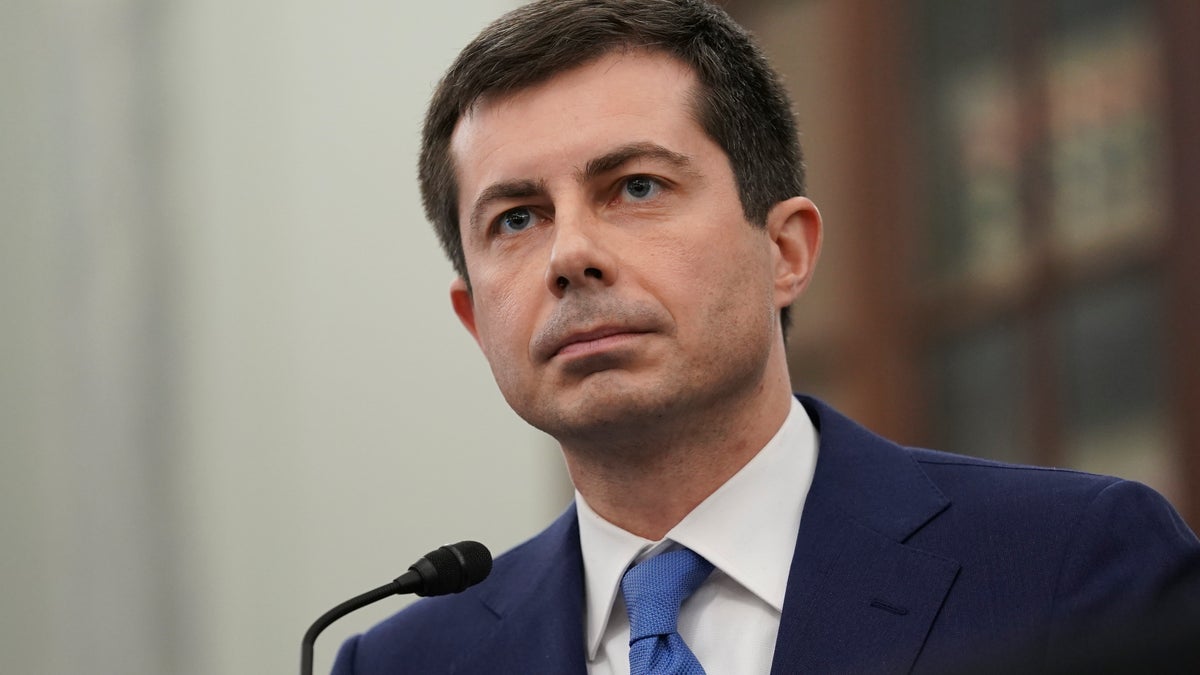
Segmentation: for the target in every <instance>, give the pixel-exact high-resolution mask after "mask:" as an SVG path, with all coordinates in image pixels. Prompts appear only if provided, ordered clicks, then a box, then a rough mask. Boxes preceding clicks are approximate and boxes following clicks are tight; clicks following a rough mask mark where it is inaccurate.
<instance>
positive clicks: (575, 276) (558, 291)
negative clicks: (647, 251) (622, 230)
mask: <svg viewBox="0 0 1200 675" xmlns="http://www.w3.org/2000/svg"><path fill="white" fill-rule="evenodd" d="M562 215H563V214H561V212H560V214H559V217H558V218H557V219H556V221H555V224H554V228H555V229H554V246H553V248H551V250H550V262H549V264H548V265H547V266H546V286H547V287H548V288H549V289H550V292H551V293H553V294H554V295H556V296H558V297H562V296H563V295H565V294H566V293H567V292H568V291H571V290H582V289H583V288H585V287H589V286H596V287H600V286H611V285H612V284H613V283H614V282H615V281H616V280H617V264H616V256H614V255H613V253H612V251H610V250H609V249H608V247H607V246H606V245H605V242H604V241H603V234H602V231H601V228H600V227H598V223H596V222H595V221H592V220H589V219H586V218H570V219H568V218H563V217H562Z"/></svg>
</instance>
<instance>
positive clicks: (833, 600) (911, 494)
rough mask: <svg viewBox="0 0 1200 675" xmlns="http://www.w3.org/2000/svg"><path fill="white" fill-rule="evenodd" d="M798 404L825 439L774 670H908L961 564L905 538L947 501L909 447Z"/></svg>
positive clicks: (823, 409) (820, 408)
mask: <svg viewBox="0 0 1200 675" xmlns="http://www.w3.org/2000/svg"><path fill="white" fill-rule="evenodd" d="M801 402H802V403H804V405H805V407H806V408H807V409H808V411H809V414H810V416H811V417H812V418H813V421H814V423H815V424H816V425H817V426H818V428H819V430H820V434H821V446H820V450H819V452H818V455H817V469H816V475H815V476H814V479H813V484H812V488H811V490H810V492H809V495H808V498H807V500H806V501H805V505H804V514H803V516H802V517H801V522H800V533H799V537H798V539H797V544H796V553H795V555H794V557H793V559H792V568H791V572H790V575H789V577H788V588H787V593H786V596H785V598H784V606H783V616H782V617H781V620H780V626H779V638H778V640H777V643H776V649H775V657H774V665H773V667H772V672H774V673H780V674H782V673H794V672H907V671H908V670H910V669H911V668H912V664H913V662H914V661H915V659H916V657H917V655H918V654H919V653H920V651H921V647H922V646H923V645H924V642H925V638H926V636H927V635H928V633H929V628H930V626H931V625H932V623H933V620H934V618H935V617H936V616H937V613H938V610H939V609H940V608H941V605H942V602H943V601H944V599H945V597H946V594H947V592H948V591H949V589H950V586H951V585H952V584H953V583H954V579H955V577H956V576H957V574H958V569H959V565H958V563H957V562H955V561H953V560H949V559H946V558H942V557H939V556H935V555H932V554H929V553H926V552H924V551H921V550H919V549H916V548H913V547H911V546H908V545H906V544H905V543H904V541H905V540H906V539H907V538H908V537H909V536H910V535H911V534H912V533H913V532H915V531H916V530H917V529H919V528H920V527H921V526H923V525H924V524H925V523H927V522H928V521H929V520H931V519H932V518H935V517H936V516H937V515H938V514H939V513H941V511H943V510H944V509H945V508H946V507H947V506H948V505H949V501H948V500H947V499H946V498H945V497H944V496H943V495H942V494H941V492H940V491H938V489H937V488H936V487H935V486H934V485H933V484H932V483H931V482H930V481H929V479H928V477H927V476H926V475H925V473H924V471H922V470H921V468H920V467H919V466H918V465H917V463H916V462H915V460H913V459H912V458H911V457H910V456H909V455H908V454H907V453H906V452H903V451H902V450H900V449H899V448H897V447H896V446H895V445H893V444H892V443H890V442H888V441H885V440H884V439H882V438H879V437H878V436H875V435H873V434H871V433H869V432H867V431H866V430H865V429H863V428H862V427H859V426H858V425H856V424H854V423H853V422H851V421H850V420H848V419H846V418H845V417H842V416H841V415H839V414H838V413H836V412H834V411H833V410H832V409H831V408H828V407H827V406H825V405H823V404H821V403H819V402H817V401H815V400H813V399H804V398H802V399H801Z"/></svg>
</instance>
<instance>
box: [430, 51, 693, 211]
mask: <svg viewBox="0 0 1200 675" xmlns="http://www.w3.org/2000/svg"><path fill="white" fill-rule="evenodd" d="M696 84H697V79H696V76H695V74H694V73H693V71H692V69H691V68H690V67H689V66H687V65H686V64H684V63H683V62H681V61H679V60H678V59H676V58H674V57H672V56H669V55H667V54H664V53H661V52H652V51H645V50H621V51H616V52H611V53H609V54H606V55H605V56H602V57H600V58H599V59H597V60H595V61H591V62H588V63H586V64H584V65H582V66H579V67H577V68H574V69H571V70H568V71H565V72H563V73H560V74H558V75H556V76H554V77H552V78H550V79H549V80H546V81H545V82H541V83H539V84H537V85H534V86H532V87H528V88H526V89H522V90H520V91H517V92H515V93H512V94H508V95H505V96H501V97H490V98H485V99H483V100H481V101H479V102H478V103H476V105H474V106H473V107H472V108H471V109H470V110H469V111H468V112H467V113H466V114H464V115H463V117H462V118H461V119H459V121H458V124H457V126H456V127H455V130H454V134H453V136H452V137H451V145H450V153H451V158H452V160H453V162H454V166H455V170H456V174H457V178H458V184H459V188H460V189H459V194H460V202H461V201H469V200H471V199H472V195H473V194H475V193H477V192H478V191H479V190H480V189H482V188H483V187H486V185H488V184H490V183H492V182H495V181H501V180H517V179H535V180H536V179H552V178H553V177H554V175H555V174H556V173H557V172H560V171H563V170H577V169H578V167H579V166H581V165H582V164H584V163H586V162H587V160H588V159H590V158H592V157H595V156H598V155H599V154H602V153H603V152H604V151H605V150H606V149H609V148H612V147H616V146H620V145H626V144H629V143H636V142H653V143H657V144H659V145H663V146H666V147H668V148H670V149H672V150H676V151H678V152H681V153H683V154H691V153H688V152H687V148H688V146H694V145H696V144H698V143H704V142H706V141H707V135H706V134H705V133H704V130H703V129H702V128H701V127H700V125H699V124H698V123H697V122H696V119H695V115H694V106H693V102H694V99H695V96H694V93H695V90H696ZM459 206H460V214H461V208H462V204H461V203H460V205H459Z"/></svg>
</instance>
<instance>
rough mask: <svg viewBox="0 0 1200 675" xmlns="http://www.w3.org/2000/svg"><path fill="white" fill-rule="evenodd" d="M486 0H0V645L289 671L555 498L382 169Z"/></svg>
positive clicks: (388, 170) (154, 669)
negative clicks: (406, 584)
mask: <svg viewBox="0 0 1200 675" xmlns="http://www.w3.org/2000/svg"><path fill="white" fill-rule="evenodd" d="M510 4H511V3H508V2H504V1H501V0H491V1H489V0H475V1H472V2H461V1H456V2H453V3H424V4H421V5H409V4H407V3H402V2H356V3H310V2H285V1H282V0H280V1H258V0H256V1H254V2H219V1H215V0H211V1H210V0H179V1H175V2H159V1H158V0H152V1H151V0H86V1H78V2H77V1H73V0H29V1H25V0H17V1H15V2H4V3H0V86H2V88H0V97H2V100H0V105H2V107H0V156H2V158H3V164H2V172H3V173H2V174H0V222H2V233H0V299H2V303H3V304H2V305H0V322H2V325H3V328H2V330H0V344H2V348H0V364H2V365H0V461H2V463H3V464H2V468H0V671H3V672H6V673H29V674H37V673H46V674H54V675H60V674H61V675H67V674H75V673H78V674H82V673H114V674H115V673H121V674H123V675H133V674H144V675H152V674H154V675H161V674H162V673H180V674H196V675H200V674H205V675H211V674H215V673H228V674H231V675H232V674H240V673H286V672H293V671H294V670H295V669H296V667H297V664H298V661H299V641H300V637H301V635H302V634H303V632H304V630H305V628H307V626H308V624H309V623H310V622H311V621H312V620H313V619H315V618H316V617H317V615H318V614H320V613H321V612H323V611H324V610H326V609H328V608H329V607H331V606H332V605H334V604H336V603H337V602H340V601H341V600H343V599H345V598H347V597H349V596H351V595H353V594H357V593H359V592H361V591H364V590H366V589H367V588H372V587H374V586H377V585H380V584H382V583H385V582H387V581H389V580H391V579H392V578H393V577H395V576H396V575H398V574H399V573H400V572H402V571H403V570H404V569H405V568H406V567H407V566H408V565H409V564H410V563H411V562H412V561H413V560H414V559H415V558H416V557H417V556H419V555H421V554H424V553H425V552H426V551H428V550H430V549H431V548H434V547H436V546H438V545H440V544H443V543H447V542H450V541H458V540H460V539H466V538H476V539H479V540H481V541H484V542H486V543H487V544H488V545H489V546H491V547H492V548H493V549H496V550H503V549H504V548H507V547H508V546H511V545H512V544H514V543H516V542H518V541H520V540H521V539H523V538H525V537H527V536H529V535H530V534H532V533H534V532H536V531H537V530H538V529H539V528H540V527H541V526H542V525H543V524H544V523H545V522H547V521H548V520H549V519H550V518H551V517H552V516H553V515H555V514H557V513H558V512H559V511H560V510H561V509H562V508H563V507H564V505H565V504H566V502H567V500H568V499H569V494H570V493H569V491H568V488H567V487H566V480H565V478H564V471H563V470H562V468H561V460H560V458H559V456H558V453H557V451H556V449H555V448H554V446H553V444H552V443H551V442H550V441H549V440H547V439H545V438H544V437H542V436H541V435H540V434H538V433H537V432H535V431H533V430H531V429H530V428H529V427H527V426H526V425H525V424H524V423H523V422H521V421H520V420H519V419H517V418H516V417H515V416H514V415H513V414H512V413H511V412H510V411H509V409H508V408H507V406H506V405H505V404H504V402H503V400H502V399H501V398H500V396H499V394H498V392H497V391H496V388H495V385H494V384H493V382H492V380H491V376H490V373H489V371H488V369H487V365H486V362H485V361H484V360H483V358H482V357H481V356H480V355H479V353H478V350H477V349H476V347H475V345H474V343H473V342H472V341H471V340H470V338H469V336H468V335H467V334H466V333H465V332H464V331H463V330H462V329H461V328H460V327H459V325H458V323H457V320H456V319H455V318H454V316H453V314H452V313H451V311H450V309H449V302H448V296H447V287H448V284H449V281H450V279H451V276H452V273H451V269H450V266H449V264H448V263H446V262H445V261H444V260H443V259H442V256H441V253H440V251H439V249H438V246H437V244H436V242H435V239H434V237H433V235H432V233H431V231H430V229H429V227H428V226H427V224H426V223H425V219H424V217H423V215H422V212H421V209H420V205H419V201H418V196H417V188H416V181H415V166H414V165H415V157H416V146H417V140H418V131H419V126H420V120H421V116H422V114H423V112H424V106H425V103H426V101H427V100H428V95H429V93H430V91H431V89H432V87H433V84H434V83H435V82H436V80H437V78H438V77H439V76H440V74H441V72H442V71H443V70H444V68H445V67H446V66H447V65H448V64H449V62H450V60H451V59H452V58H453V56H454V54H455V53H456V52H457V50H458V49H459V48H461V47H462V45H463V44H465V43H466V42H467V40H469V39H470V37H471V36H472V35H473V34H474V33H475V32H477V31H478V30H479V28H480V27H482V25H483V24H484V23H485V22H486V21H488V20H491V19H492V18H495V17H496V16H498V15H499V14H500V13H502V12H503V11H504V10H505V9H507V8H508V7H509V6H510ZM399 604H400V600H399V599H397V600H395V601H389V602H385V603H381V605H383V606H381V607H379V608H377V609H376V610H375V611H374V612H373V613H372V612H365V613H364V614H363V615H362V616H355V617H352V618H350V619H348V620H347V621H346V622H345V623H339V624H337V625H336V626H335V627H333V628H332V629H330V631H328V632H327V633H326V634H325V635H324V636H323V638H322V639H321V641H319V642H318V644H317V653H318V671H319V672H327V671H328V665H329V662H330V660H331V659H332V655H333V652H334V650H335V649H336V647H337V645H338V644H339V643H340V641H341V640H342V639H343V638H344V637H345V636H346V635H348V634H349V633H350V632H352V631H355V630H362V629H363V628H365V627H366V626H367V625H369V624H370V623H371V622H372V621H374V620H376V619H378V618H380V617H381V616H382V615H384V614H386V613H389V612H391V611H394V610H395V609H396V608H397V607H398V606H399Z"/></svg>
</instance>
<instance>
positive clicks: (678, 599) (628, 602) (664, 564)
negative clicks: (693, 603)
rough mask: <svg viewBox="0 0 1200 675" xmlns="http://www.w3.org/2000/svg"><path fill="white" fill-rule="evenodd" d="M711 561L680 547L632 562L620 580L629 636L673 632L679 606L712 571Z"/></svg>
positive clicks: (632, 638)
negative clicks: (626, 612) (627, 617)
mask: <svg viewBox="0 0 1200 675" xmlns="http://www.w3.org/2000/svg"><path fill="white" fill-rule="evenodd" d="M712 570H713V566H712V563H710V562H708V561H707V560H705V559H704V558H702V557H700V555H699V554H697V553H696V552H695V551H693V550H691V549H687V548H680V549H676V550H674V551H669V552H667V553H662V554H660V555H656V556H654V557H653V558H650V559H648V560H643V561H642V562H640V563H638V564H637V565H634V566H633V567H631V568H630V569H629V571H627V572H625V576H624V578H622V579H621V594H622V595H624V596H625V606H626V609H627V610H628V612H629V639H630V640H631V641H633V640H638V639H640V638H643V637H648V636H651V635H669V634H671V633H674V632H676V630H677V629H676V624H677V622H678V621H679V607H680V606H681V605H682V604H683V601H684V600H687V599H688V597H689V596H691V594H692V593H694V592H695V590H696V589H697V588H699V587H700V584H702V583H704V580H705V579H707V578H708V575H709V574H710V573H711V572H712Z"/></svg>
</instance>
